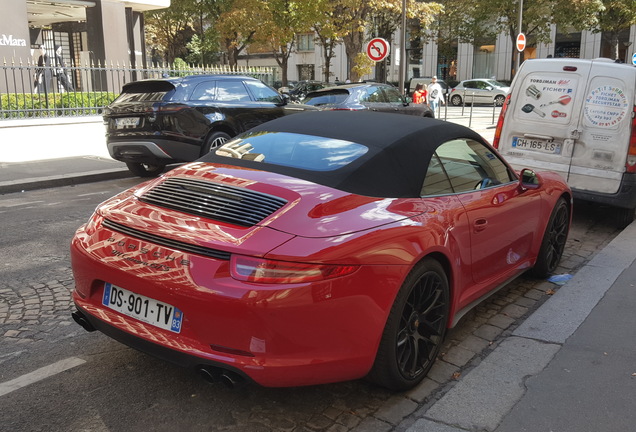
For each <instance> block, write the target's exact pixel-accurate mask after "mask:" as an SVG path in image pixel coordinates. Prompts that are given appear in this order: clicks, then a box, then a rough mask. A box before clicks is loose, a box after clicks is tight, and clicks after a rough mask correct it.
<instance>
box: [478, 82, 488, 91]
mask: <svg viewBox="0 0 636 432" xmlns="http://www.w3.org/2000/svg"><path fill="white" fill-rule="evenodd" d="M475 86H476V87H477V88H478V89H480V90H487V89H488V87H490V85H489V84H488V83H485V82H483V81H475Z"/></svg>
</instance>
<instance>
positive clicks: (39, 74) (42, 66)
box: [33, 45, 53, 94]
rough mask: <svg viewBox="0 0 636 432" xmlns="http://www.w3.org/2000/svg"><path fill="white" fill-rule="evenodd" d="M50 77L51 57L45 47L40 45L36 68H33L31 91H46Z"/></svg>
mask: <svg viewBox="0 0 636 432" xmlns="http://www.w3.org/2000/svg"><path fill="white" fill-rule="evenodd" d="M52 78H53V76H52V73H51V57H49V54H48V53H47V52H46V47H45V46H44V45H40V57H39V58H38V68H37V69H36V70H35V80H34V82H33V93H45V94H46V93H48V91H49V88H50V86H51V79H52Z"/></svg>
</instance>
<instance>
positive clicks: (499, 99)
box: [495, 95, 506, 107]
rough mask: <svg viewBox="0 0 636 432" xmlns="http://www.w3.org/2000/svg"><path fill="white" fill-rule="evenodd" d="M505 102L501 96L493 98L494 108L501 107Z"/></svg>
mask: <svg viewBox="0 0 636 432" xmlns="http://www.w3.org/2000/svg"><path fill="white" fill-rule="evenodd" d="M505 100H506V98H505V97H504V96H502V95H497V96H495V106H498V107H500V106H503V104H504V101H505Z"/></svg>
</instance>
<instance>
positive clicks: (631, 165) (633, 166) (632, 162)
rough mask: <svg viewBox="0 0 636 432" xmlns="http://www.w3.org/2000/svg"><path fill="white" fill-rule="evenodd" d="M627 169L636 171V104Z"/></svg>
mask: <svg viewBox="0 0 636 432" xmlns="http://www.w3.org/2000/svg"><path fill="white" fill-rule="evenodd" d="M625 171H627V172H628V173H636V105H634V109H633V111H632V130H631V134H630V136H629V150H628V151H627V162H626V163H625Z"/></svg>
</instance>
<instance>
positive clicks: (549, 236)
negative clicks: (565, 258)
mask: <svg viewBox="0 0 636 432" xmlns="http://www.w3.org/2000/svg"><path fill="white" fill-rule="evenodd" d="M569 231H570V206H569V205H568V203H567V201H566V200H565V198H563V197H562V198H559V200H558V201H557V203H556V205H555V206H554V209H553V210H552V214H551V215H550V220H549V221H548V226H547V227H546V230H545V234H544V235H543V241H542V243H541V249H539V255H538V257H537V262H536V264H535V265H534V267H533V268H532V269H531V270H530V274H531V275H532V276H535V277H537V278H545V277H548V276H549V275H550V274H552V273H553V272H554V271H555V270H556V268H557V266H558V265H559V262H560V261H561V256H562V255H563V250H564V249H565V242H566V241H567V239H568V232H569Z"/></svg>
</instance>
